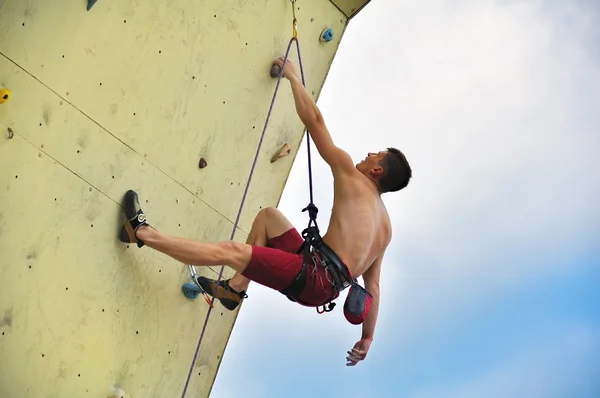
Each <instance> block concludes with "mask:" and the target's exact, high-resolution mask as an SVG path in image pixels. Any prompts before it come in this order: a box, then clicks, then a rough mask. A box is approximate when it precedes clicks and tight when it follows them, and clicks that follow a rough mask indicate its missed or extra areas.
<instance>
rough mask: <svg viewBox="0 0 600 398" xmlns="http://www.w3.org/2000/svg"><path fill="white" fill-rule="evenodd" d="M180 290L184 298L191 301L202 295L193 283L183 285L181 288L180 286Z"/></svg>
mask: <svg viewBox="0 0 600 398" xmlns="http://www.w3.org/2000/svg"><path fill="white" fill-rule="evenodd" d="M181 290H182V291H183V294H184V296H185V297H187V298H189V299H192V300H195V299H197V298H198V295H199V294H200V293H202V290H201V289H200V287H199V286H198V285H197V284H195V283H194V282H188V283H184V284H183V286H181Z"/></svg>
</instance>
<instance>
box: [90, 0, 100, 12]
mask: <svg viewBox="0 0 600 398" xmlns="http://www.w3.org/2000/svg"><path fill="white" fill-rule="evenodd" d="M96 1H98V0H88V5H87V10H88V11H89V10H91V9H92V7H93V6H94V4H96Z"/></svg>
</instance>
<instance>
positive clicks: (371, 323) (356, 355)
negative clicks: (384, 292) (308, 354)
mask: <svg viewBox="0 0 600 398" xmlns="http://www.w3.org/2000/svg"><path fill="white" fill-rule="evenodd" d="M382 262H383V254H382V255H381V256H379V257H378V258H377V260H375V261H374V262H373V265H371V267H370V268H369V269H368V270H367V272H365V273H364V274H363V280H364V281H365V289H367V291H368V292H369V293H371V295H372V296H373V300H372V301H371V308H370V310H369V314H368V315H367V318H366V319H365V321H364V322H363V328H362V336H361V339H360V340H359V341H358V342H357V343H356V344H355V345H354V347H353V348H352V350H351V351H348V356H347V357H346V360H347V361H348V363H347V364H346V365H347V366H354V365H356V364H357V363H358V362H359V361H362V360H363V359H365V358H366V357H367V353H368V352H369V348H370V347H371V343H372V342H373V337H374V335H375V326H376V324H377V315H378V313H379V294H380V290H379V278H380V275H381V263H382Z"/></svg>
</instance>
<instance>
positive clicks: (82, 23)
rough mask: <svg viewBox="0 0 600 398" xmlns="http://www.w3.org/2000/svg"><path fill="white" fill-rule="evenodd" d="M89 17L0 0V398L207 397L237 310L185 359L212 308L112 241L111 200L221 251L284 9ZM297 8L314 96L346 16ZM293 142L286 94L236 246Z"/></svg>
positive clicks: (151, 3)
mask: <svg viewBox="0 0 600 398" xmlns="http://www.w3.org/2000/svg"><path fill="white" fill-rule="evenodd" d="M338 3H340V2H338ZM351 3H352V7H355V6H356V4H355V3H357V2H356V1H353V2H351ZM358 3H365V2H364V1H362V2H358ZM86 6H87V4H86V1H85V0H78V1H73V0H54V1H44V0H26V1H25V0H0V88H6V89H8V90H10V94H11V96H10V98H9V99H8V101H6V102H5V103H4V104H0V129H1V132H2V135H1V136H0V205H1V206H0V333H1V335H0V397H2V398H17V397H18V398H23V397H27V398H29V397H32V398H38V397H40V398H41V397H60V398H67V397H106V396H108V395H109V394H110V393H111V392H112V391H114V390H115V389H117V388H120V389H122V390H124V392H125V396H127V397H143V398H148V397H169V398H172V397H177V396H181V395H182V393H183V392H184V390H185V391H186V396H187V397H207V396H208V395H209V393H210V389H211V386H212V383H213V380H214V378H215V376H216V372H217V370H218V366H219V364H220V361H221V356H222V353H223V352H224V349H225V346H226V344H227V340H228V338H229V335H230V332H231V329H232V327H233V325H234V322H235V317H236V315H237V313H236V312H233V313H232V312H228V311H225V310H224V309H223V308H222V307H221V305H220V304H219V303H216V305H215V308H214V310H213V311H211V314H210V317H209V318H208V319H209V321H208V326H207V329H206V333H205V336H204V339H203V341H202V345H201V347H200V350H199V355H198V357H197V360H196V361H195V362H194V361H193V359H194V352H195V350H196V346H197V344H198V339H199V336H200V333H201V330H202V328H203V325H204V323H205V319H206V317H207V312H208V308H209V307H208V306H207V304H206V302H205V301H204V300H203V299H202V297H200V298H199V299H197V300H190V299H188V298H186V297H185V296H184V295H183V294H182V293H181V286H182V284H184V283H185V282H188V281H189V273H188V270H187V267H185V265H184V264H181V263H178V262H176V261H175V260H172V259H171V258H169V257H166V256H164V255H162V254H160V253H157V252H154V251H152V250H151V249H149V248H143V249H138V248H137V247H135V246H128V245H124V244H122V243H121V242H119V241H118V240H117V233H118V230H119V228H120V226H121V224H122V221H123V218H122V217H123V216H122V207H121V201H122V197H123V195H124V193H125V192H126V190H128V189H135V190H136V191H137V192H138V193H139V194H140V199H141V202H142V205H143V208H144V210H145V212H146V213H147V216H148V218H149V221H150V223H151V224H152V225H153V226H155V227H156V228H158V229H160V230H161V231H163V232H166V233H169V234H173V235H178V236H185V237H188V238H194V239H202V240H208V241H218V240H228V239H230V237H231V234H232V231H233V228H234V224H235V220H236V217H237V214H238V209H239V207H240V204H241V201H242V197H243V194H244V190H245V188H246V183H247V180H248V177H249V173H250V171H251V168H252V164H253V161H254V156H255V153H256V149H257V146H258V144H259V141H260V137H261V133H262V129H263V126H264V122H265V118H266V116H267V112H268V109H269V105H270V101H271V97H272V94H273V91H274V89H275V84H276V79H272V78H271V77H270V76H269V70H270V67H271V63H272V60H273V59H274V58H276V57H277V56H280V55H283V54H284V52H285V50H286V46H287V44H288V42H289V39H290V37H291V34H292V3H291V2H290V1H289V0H276V1H274V0H255V1H239V0H235V1H234V0H205V1H190V0H188V1H185V0H184V1H176V2H169V1H158V0H146V1H114V0H99V1H98V2H96V4H95V5H94V6H93V7H92V8H91V10H89V11H88V10H87V9H86ZM295 7H296V15H297V18H298V26H299V38H300V44H301V49H302V58H303V64H304V68H305V75H306V80H307V86H308V89H309V91H310V92H311V93H312V94H313V96H314V98H315V99H316V98H317V97H318V94H319V90H320V88H321V86H322V85H323V83H324V80H325V77H326V74H327V71H328V69H329V66H330V64H331V62H332V60H333V57H334V56H335V52H336V50H337V47H338V45H339V42H340V38H341V36H342V34H343V31H344V29H345V27H346V25H347V23H348V17H349V16H350V15H349V14H346V13H344V12H342V11H341V10H340V8H338V5H336V4H334V3H333V2H330V1H326V0H297V1H296V4H295ZM356 7H358V6H356ZM326 29H331V31H330V32H332V33H333V40H331V41H329V42H328V41H324V40H319V39H320V37H322V33H323V32H324V31H325V30H326ZM328 37H330V36H328ZM291 59H292V61H293V62H295V63H296V65H297V53H296V50H295V46H294V47H293V48H292V52H291ZM302 139H303V127H302V125H301V123H300V120H299V119H298V117H297V115H296V114H295V109H294V105H293V97H292V96H291V91H290V90H289V85H288V84H287V82H284V83H283V84H282V86H281V88H280V92H279V95H278V99H277V102H276V104H275V107H274V110H273V114H272V117H271V121H270V123H269V127H268V129H267V131H266V134H265V136H264V141H263V142H262V147H261V152H260V154H259V157H258V160H257V163H256V169H255V171H254V175H253V177H252V182H251V185H250V188H249V190H248V193H247V198H246V202H245V205H244V208H243V212H242V215H241V218H240V221H239V224H238V228H237V229H236V231H235V236H234V239H235V240H238V241H244V240H245V239H246V237H247V234H248V231H249V229H250V226H251V223H252V219H253V217H254V215H255V214H256V212H257V211H259V210H260V209H261V208H263V207H266V206H276V205H277V203H278V200H279V197H280V195H281V193H282V190H283V187H284V185H285V181H286V178H287V176H288V173H289V171H290V168H291V165H292V162H293V159H294V156H295V154H296V149H297V148H298V146H299V144H300V142H301V140H302ZM284 144H289V145H290V147H291V149H292V150H291V154H290V155H289V156H285V157H282V158H280V159H279V160H277V161H276V162H275V163H271V162H270V159H271V157H272V156H273V154H275V153H277V152H278V151H279V150H280V148H282V146H283V145H284ZM201 159H202V160H203V162H202V166H205V167H199V166H200V160H201ZM197 270H198V272H199V273H200V274H204V275H210V276H212V277H216V276H217V274H218V272H219V270H220V268H219V267H215V268H213V269H210V268H200V267H198V268H197ZM231 274H232V272H231V270H230V269H228V268H225V277H227V276H230V275H231ZM188 377H189V379H188ZM186 387H187V389H186Z"/></svg>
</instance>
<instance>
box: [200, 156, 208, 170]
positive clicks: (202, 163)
mask: <svg viewBox="0 0 600 398" xmlns="http://www.w3.org/2000/svg"><path fill="white" fill-rule="evenodd" d="M206 166H208V165H207V164H206V160H204V158H200V162H199V163H198V167H200V168H201V169H203V168H205V167H206Z"/></svg>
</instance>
